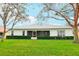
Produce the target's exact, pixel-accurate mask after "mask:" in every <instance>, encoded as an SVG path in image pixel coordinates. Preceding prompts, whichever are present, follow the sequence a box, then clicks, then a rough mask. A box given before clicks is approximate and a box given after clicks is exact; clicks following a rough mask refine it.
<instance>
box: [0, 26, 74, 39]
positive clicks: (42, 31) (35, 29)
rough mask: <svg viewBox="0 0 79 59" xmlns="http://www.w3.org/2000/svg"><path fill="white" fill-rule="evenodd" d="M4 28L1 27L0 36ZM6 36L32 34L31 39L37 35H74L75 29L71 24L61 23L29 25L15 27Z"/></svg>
mask: <svg viewBox="0 0 79 59" xmlns="http://www.w3.org/2000/svg"><path fill="white" fill-rule="evenodd" d="M2 33H3V28H2V27H1V28H0V36H1V35H2ZM6 36H30V37H31V39H37V37H53V36H59V37H65V36H73V29H72V28H71V27H70V26H61V25H28V26H26V27H14V28H13V30H11V31H9V32H7V34H6Z"/></svg>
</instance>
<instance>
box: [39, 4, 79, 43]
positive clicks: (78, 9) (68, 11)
mask: <svg viewBox="0 0 79 59" xmlns="http://www.w3.org/2000/svg"><path fill="white" fill-rule="evenodd" d="M43 5H44V7H43V9H42V10H41V11H40V12H39V14H38V16H37V18H42V17H43V18H44V19H48V18H54V19H56V20H57V19H59V18H58V17H62V18H63V20H65V21H66V22H67V23H68V25H69V26H71V27H72V28H73V34H74V40H75V42H77V43H79V37H78V17H79V4H78V3H68V4H61V7H60V6H59V5H60V4H58V6H57V4H55V3H54V4H51V3H45V4H43ZM45 12H47V13H48V16H46V17H45V16H44V15H42V13H45ZM49 12H51V13H52V16H50V15H49V14H50V13H49ZM39 15H41V17H39ZM71 15H72V16H71ZM56 16H57V17H56ZM71 18H72V19H71Z"/></svg>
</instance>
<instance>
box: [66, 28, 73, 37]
mask: <svg viewBox="0 0 79 59" xmlns="http://www.w3.org/2000/svg"><path fill="white" fill-rule="evenodd" d="M65 36H73V30H72V29H65Z"/></svg>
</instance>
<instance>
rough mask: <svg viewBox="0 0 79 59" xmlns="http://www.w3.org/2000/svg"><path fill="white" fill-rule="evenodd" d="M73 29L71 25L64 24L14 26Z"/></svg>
mask: <svg viewBox="0 0 79 59" xmlns="http://www.w3.org/2000/svg"><path fill="white" fill-rule="evenodd" d="M58 28H60V29H62V28H63V29H71V27H70V26H62V25H35V24H33V25H28V26H23V27H20V26H19V27H14V29H28V30H29V29H58Z"/></svg>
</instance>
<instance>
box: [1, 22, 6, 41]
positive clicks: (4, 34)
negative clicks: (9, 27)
mask: <svg viewBox="0 0 79 59" xmlns="http://www.w3.org/2000/svg"><path fill="white" fill-rule="evenodd" d="M5 39H6V22H5V21H4V32H3V37H2V40H1V42H3V41H4V40H5Z"/></svg>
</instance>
